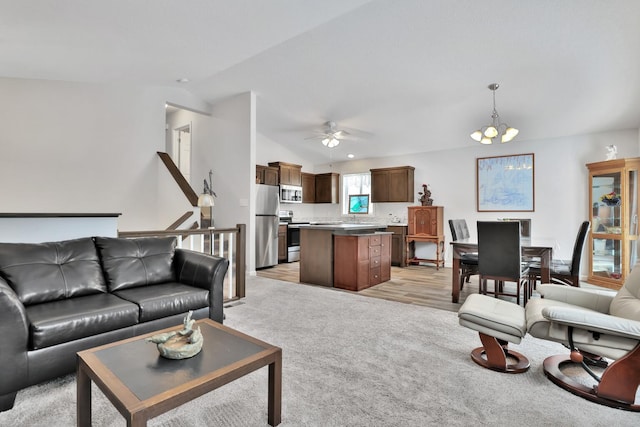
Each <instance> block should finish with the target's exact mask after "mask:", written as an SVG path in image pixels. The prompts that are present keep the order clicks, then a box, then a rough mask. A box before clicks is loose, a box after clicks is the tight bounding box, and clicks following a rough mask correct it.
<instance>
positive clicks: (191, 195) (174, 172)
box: [157, 151, 198, 206]
mask: <svg viewBox="0 0 640 427" xmlns="http://www.w3.org/2000/svg"><path fill="white" fill-rule="evenodd" d="M157 153H158V156H160V159H162V162H163V163H164V164H165V166H166V167H167V169H168V170H169V173H170V174H171V176H172V177H173V179H174V180H175V181H176V183H177V184H178V187H180V189H181V190H182V192H183V193H184V195H185V197H186V198H187V200H189V203H191V206H198V195H197V194H196V192H195V191H193V188H191V185H190V184H189V182H187V180H186V178H185V177H184V175H182V172H180V169H178V166H176V164H175V163H174V162H173V159H172V158H171V156H169V154H167V153H164V152H162V151H158V152H157Z"/></svg>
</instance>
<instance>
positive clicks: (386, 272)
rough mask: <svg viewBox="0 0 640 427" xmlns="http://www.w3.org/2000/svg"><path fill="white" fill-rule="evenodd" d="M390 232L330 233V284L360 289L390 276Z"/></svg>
mask: <svg viewBox="0 0 640 427" xmlns="http://www.w3.org/2000/svg"><path fill="white" fill-rule="evenodd" d="M391 234H392V233H387V232H382V233H375V234H360V235H358V234H355V235H336V236H334V240H333V242H334V260H333V266H334V271H333V286H334V287H336V288H341V289H347V290H351V291H360V290H362V289H366V288H368V287H371V286H375V285H377V284H379V283H382V282H386V281H388V280H390V279H391Z"/></svg>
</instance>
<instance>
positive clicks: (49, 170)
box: [0, 78, 206, 238]
mask: <svg viewBox="0 0 640 427" xmlns="http://www.w3.org/2000/svg"><path fill="white" fill-rule="evenodd" d="M0 93H2V95H3V97H2V98H3V102H2V104H1V105H0V125H1V126H2V129H3V132H2V135H1V136H0V194H2V201H1V202H0V210H1V211H2V212H119V213H122V215H121V216H120V218H119V220H118V227H119V229H120V230H151V229H161V228H165V227H166V226H167V225H169V223H171V222H173V220H175V219H176V218H177V217H178V216H180V215H182V213H184V212H185V210H188V209H190V204H189V203H188V202H186V199H184V197H182V198H181V199H180V202H179V203H177V204H175V203H174V204H173V205H172V204H166V203H162V202H161V200H163V199H164V198H166V197H169V199H171V200H175V199H176V197H177V196H175V195H176V194H181V193H180V192H179V191H178V190H177V188H176V186H175V183H173V182H172V181H171V180H169V179H168V178H167V171H166V168H165V167H164V165H163V164H162V163H161V161H160V159H159V158H158V156H157V154H156V152H157V151H164V150H165V111H164V110H165V109H164V106H165V102H167V101H170V102H174V103H176V104H181V105H191V106H192V107H193V108H204V107H206V104H205V103H202V102H201V101H199V100H197V99H195V98H194V97H193V96H192V95H190V94H189V93H187V92H185V91H183V90H178V89H174V88H160V87H132V86H111V85H96V84H87V83H70V82H57V81H44V80H27V79H6V78H0ZM0 238H1V236H0Z"/></svg>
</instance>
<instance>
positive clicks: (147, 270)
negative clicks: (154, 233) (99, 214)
mask: <svg viewBox="0 0 640 427" xmlns="http://www.w3.org/2000/svg"><path fill="white" fill-rule="evenodd" d="M95 241H96V246H97V248H98V251H99V253H100V259H101V260H102V267H103V269H104V275H105V278H106V281H107V286H108V288H109V292H114V291H118V290H122V289H128V288H133V287H137V286H145V285H153V284H157V283H165V282H172V281H175V274H174V272H173V256H174V253H175V248H176V238H175V237H141V238H135V239H125V238H115V237H96V238H95Z"/></svg>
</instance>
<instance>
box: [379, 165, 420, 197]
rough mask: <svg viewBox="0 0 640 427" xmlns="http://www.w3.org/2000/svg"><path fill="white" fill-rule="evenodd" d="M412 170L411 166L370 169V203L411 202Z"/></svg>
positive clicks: (412, 188) (413, 195)
mask: <svg viewBox="0 0 640 427" xmlns="http://www.w3.org/2000/svg"><path fill="white" fill-rule="evenodd" d="M414 170H415V168H414V167H413V166H399V167H393V168H381V169H371V201H372V202H373V203H380V202H413V201H414V200H415V192H414V182H413V181H414V180H413V174H414Z"/></svg>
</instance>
